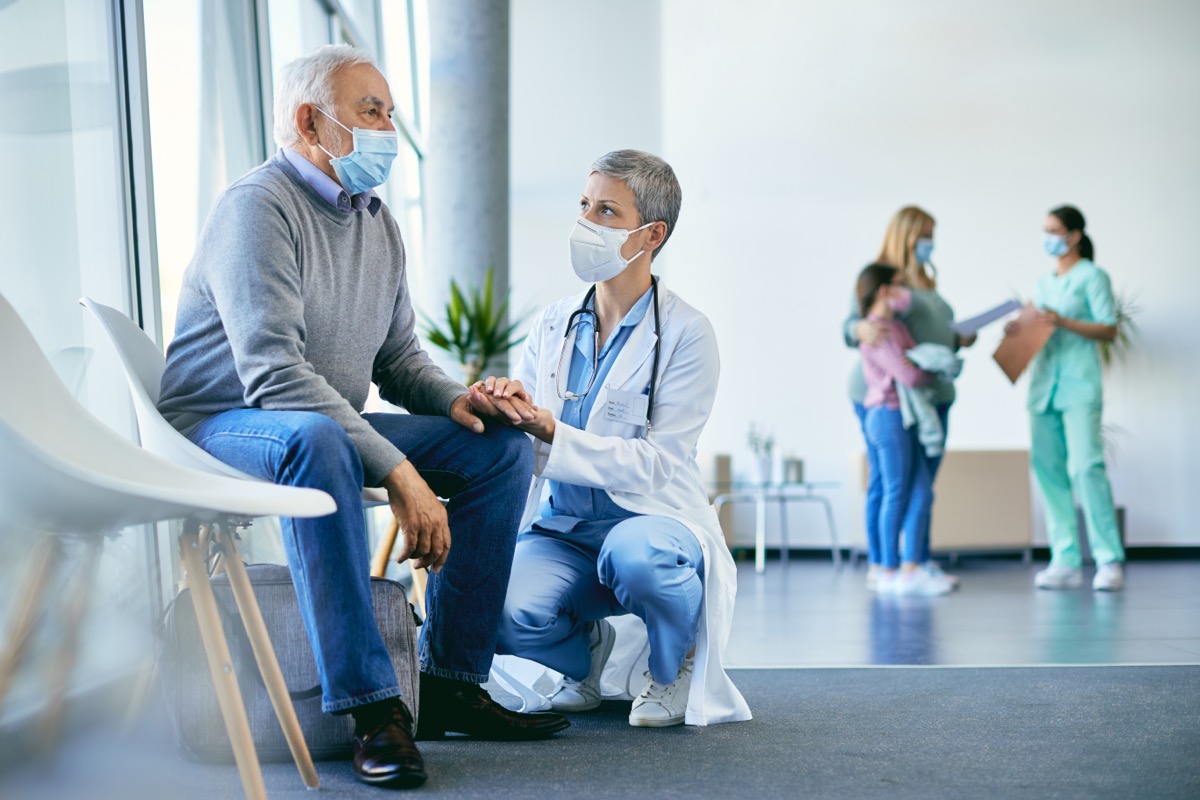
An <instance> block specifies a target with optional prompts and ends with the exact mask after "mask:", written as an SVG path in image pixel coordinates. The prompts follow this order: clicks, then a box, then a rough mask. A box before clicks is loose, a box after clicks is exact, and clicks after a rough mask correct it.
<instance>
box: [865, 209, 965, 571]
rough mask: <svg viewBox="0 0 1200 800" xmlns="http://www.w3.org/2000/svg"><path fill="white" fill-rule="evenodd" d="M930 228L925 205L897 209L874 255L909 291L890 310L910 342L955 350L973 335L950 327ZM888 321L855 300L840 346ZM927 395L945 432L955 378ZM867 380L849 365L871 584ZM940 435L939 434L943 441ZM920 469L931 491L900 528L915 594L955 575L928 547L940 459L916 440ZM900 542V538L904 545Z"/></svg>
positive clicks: (874, 341) (878, 482) (875, 502)
mask: <svg viewBox="0 0 1200 800" xmlns="http://www.w3.org/2000/svg"><path fill="white" fill-rule="evenodd" d="M933 230H934V219H933V217H932V216H931V215H930V214H929V213H928V212H926V211H924V210H922V209H920V208H918V207H917V206H905V207H904V208H902V209H900V210H899V211H897V212H896V214H895V216H893V217H892V219H891V221H890V222H889V223H888V227H887V232H886V233H885V234H884V237H883V246H882V248H881V250H880V253H879V258H878V259H876V261H877V262H878V263H879V264H886V265H889V266H892V267H895V268H896V270H897V271H898V275H897V280H899V281H900V283H901V284H902V285H903V286H905V287H907V288H908V289H909V290H910V293H911V302H910V303H909V304H908V305H907V307H906V308H904V309H903V310H898V311H897V317H898V319H899V320H900V321H902V322H903V324H904V326H905V327H906V328H907V330H908V331H909V332H910V333H911V334H912V338H913V339H914V340H915V342H916V343H917V344H939V345H944V346H946V347H949V348H950V349H952V350H958V348H960V347H966V346H970V345H971V344H973V343H974V342H975V337H974V336H969V337H960V336H959V335H958V334H956V333H955V332H954V331H953V330H951V329H950V323H951V321H953V319H954V310H953V309H952V308H951V307H950V304H949V303H947V302H946V300H945V299H944V298H943V297H942V296H941V294H939V293H938V290H937V270H936V268H935V267H934V266H933V262H932V260H931V259H932V256H933V247H934V243H933ZM890 330H891V326H889V325H888V324H886V323H884V322H883V321H881V320H871V319H867V318H865V315H864V314H863V313H862V312H861V310H860V308H859V305H858V303H857V300H856V302H855V304H854V305H853V307H852V308H851V312H850V316H849V318H848V319H847V320H846V322H845V325H844V328H843V335H844V337H845V340H846V346H847V347H858V346H859V344H860V343H864V344H867V345H869V346H874V345H878V344H879V343H880V342H882V341H885V340H886V339H887V337H888V336H889V333H890ZM931 388H932V389H933V400H934V404H935V407H936V409H937V414H938V418H939V420H940V421H941V424H942V431H943V437H944V436H945V435H946V434H947V433H948V431H949V428H948V424H949V418H950V406H951V405H952V404H953V403H954V397H955V392H954V384H953V383H951V382H950V381H948V380H942V379H939V378H934V379H933V380H932V382H931ZM866 396H867V383H866V381H865V380H864V378H863V368H862V362H861V361H860V362H859V363H857V364H855V366H854V369H853V370H852V371H851V373H850V401H851V403H853V404H854V412H855V414H857V415H858V420H859V424H860V425H861V426H862V430H863V438H864V440H866V451H867V466H868V471H869V478H868V484H867V503H866V533H867V557H868V561H869V566H868V568H867V570H868V571H867V585H868V587H869V588H872V589H874V588H875V587H876V582H877V580H878V576H879V574H880V564H881V561H880V557H881V545H880V531H879V528H878V520H879V519H880V507H881V505H882V502H883V484H882V478H881V475H880V470H881V467H880V464H879V455H878V452H877V450H876V448H874V447H873V446H872V444H871V437H870V436H869V435H868V434H867V427H866V406H865V405H864V400H865V398H866ZM944 445H945V442H944V440H943V449H944ZM917 450H918V453H919V455H918V456H917V457H918V458H920V459H921V460H922V461H923V462H924V463H923V464H922V465H921V469H922V471H923V472H925V473H927V474H928V476H929V486H930V494H929V499H928V502H918V503H913V504H910V506H909V508H908V511H907V513H906V514H905V517H904V520H903V531H904V537H905V539H906V540H911V541H912V542H913V545H914V549H913V551H912V553H913V558H914V559H915V561H916V563H917V564H919V565H920V570H921V575H918V576H915V578H914V582H913V583H912V584H911V589H912V591H916V592H918V593H920V594H944V593H945V592H947V591H950V590H951V589H953V588H954V587H956V586H957V585H958V578H957V577H956V576H952V575H947V574H945V573H944V572H943V571H942V569H941V567H940V566H939V565H938V563H937V562H936V561H933V560H932V559H931V558H930V555H929V525H930V520H931V514H932V510H933V491H932V487H933V482H934V481H935V480H936V479H937V471H938V467H940V466H941V462H942V456H941V454H938V455H934V456H930V455H928V454H927V453H926V452H925V451H924V450H923V449H921V448H917ZM906 547H907V546H906Z"/></svg>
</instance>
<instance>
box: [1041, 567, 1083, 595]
mask: <svg viewBox="0 0 1200 800" xmlns="http://www.w3.org/2000/svg"><path fill="white" fill-rule="evenodd" d="M1033 585H1034V586H1036V587H1037V588H1039V589H1078V588H1079V587H1080V586H1083V570H1081V569H1079V568H1078V567H1064V566H1062V565H1061V564H1051V565H1050V566H1048V567H1046V568H1045V569H1044V570H1042V571H1041V572H1039V573H1038V574H1036V575H1034V576H1033Z"/></svg>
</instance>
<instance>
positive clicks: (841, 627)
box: [727, 557, 1200, 667]
mask: <svg viewBox="0 0 1200 800" xmlns="http://www.w3.org/2000/svg"><path fill="white" fill-rule="evenodd" d="M1043 566H1045V565H1044V564H1036V563H1035V564H1033V565H1029V566H1027V565H1025V564H1023V563H1021V562H1020V561H1019V560H1015V559H1001V558H980V557H976V558H970V559H963V560H960V561H959V563H958V564H957V565H955V566H954V567H953V568H950V567H949V566H948V565H947V568H948V570H949V571H951V572H953V573H954V574H956V575H958V576H959V577H960V578H961V580H962V588H961V589H960V590H959V591H957V592H955V593H953V594H951V595H947V596H945V597H937V598H930V599H922V598H904V599H899V598H881V597H877V596H875V595H872V594H871V593H869V592H867V590H866V587H865V585H864V582H865V580H866V569H865V567H863V566H862V562H859V565H858V567H856V568H855V567H849V566H846V567H843V568H842V569H841V570H835V569H834V568H833V566H832V564H831V563H830V562H829V561H826V560H820V559H813V558H799V559H798V558H792V559H790V560H789V561H788V562H787V563H782V562H780V561H778V560H770V561H768V562H767V565H766V571H765V572H764V573H763V574H761V575H758V574H755V572H754V568H753V563H752V562H749V561H741V562H739V563H738V596H737V607H736V612H735V615H734V620H735V624H734V628H733V634H732V636H731V637H730V641H729V649H728V658H727V661H728V663H729V665H730V666H731V667H830V666H868V665H881V666H883V665H888V666H896V665H921V666H996V665H1046V664H1200V613H1198V611H1200V565H1198V564H1197V563H1196V562H1194V561H1134V562H1132V563H1131V564H1129V565H1128V568H1127V570H1126V577H1127V588H1126V591H1124V592H1121V593H1112V594H1110V593H1105V592H1093V591H1091V589H1090V588H1086V587H1087V586H1090V579H1091V575H1090V570H1089V571H1087V572H1085V577H1087V579H1088V583H1086V584H1085V588H1084V589H1081V590H1076V591H1067V592H1049V591H1039V590H1037V589H1034V588H1033V574H1034V572H1036V571H1037V570H1038V569H1039V568H1041V567H1043Z"/></svg>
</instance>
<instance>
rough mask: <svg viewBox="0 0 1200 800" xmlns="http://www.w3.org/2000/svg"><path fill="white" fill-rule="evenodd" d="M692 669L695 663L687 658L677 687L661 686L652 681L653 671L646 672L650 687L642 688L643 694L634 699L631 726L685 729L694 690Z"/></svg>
mask: <svg viewBox="0 0 1200 800" xmlns="http://www.w3.org/2000/svg"><path fill="white" fill-rule="evenodd" d="M692 666H693V661H692V659H690V658H685V659H684V660H683V665H682V666H680V667H679V675H677V676H676V677H675V681H674V682H673V683H659V682H658V681H656V680H654V678H653V677H651V675H650V670H646V672H645V673H644V674H645V676H646V685H645V686H643V687H642V693H641V694H639V695H638V696H637V697H636V698H634V701H633V708H632V709H631V710H630V712H629V724H630V725H632V726H634V727H635V728H666V727H669V726H671V725H682V724H683V715H684V712H685V711H687V700H688V692H689V691H690V690H691V688H692Z"/></svg>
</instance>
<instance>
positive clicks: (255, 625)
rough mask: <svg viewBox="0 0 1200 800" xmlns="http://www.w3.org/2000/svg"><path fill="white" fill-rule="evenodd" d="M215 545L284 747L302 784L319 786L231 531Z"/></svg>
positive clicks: (224, 532)
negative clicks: (280, 728) (290, 752)
mask: <svg viewBox="0 0 1200 800" xmlns="http://www.w3.org/2000/svg"><path fill="white" fill-rule="evenodd" d="M215 533H216V539H217V547H218V548H219V549H220V551H221V554H222V556H223V558H222V560H223V561H224V563H225V573H226V574H227V575H228V576H229V586H230V588H231V589H233V596H234V598H235V599H236V600H237V604H238V611H239V612H241V615H242V624H243V625H245V626H246V635H247V636H248V637H249V639H250V646H251V647H252V648H253V649H254V660H255V661H257V662H258V671H259V674H261V675H262V679H263V684H264V685H265V686H266V687H267V694H269V695H270V696H271V705H273V706H274V707H275V716H276V717H278V719H279V724H280V726H281V727H282V728H283V735H284V737H285V738H286V739H287V743H288V747H289V748H290V749H291V751H292V759H293V760H294V761H295V762H296V768H297V769H299V770H300V777H301V778H302V779H303V780H304V785H305V786H307V787H308V788H310V789H316V788H318V787H320V785H321V781H320V779H319V778H318V777H317V768H316V767H314V766H313V761H312V756H311V755H310V754H309V752H308V744H307V743H305V741H304V733H303V732H301V730H300V721H299V720H298V719H297V718H296V709H295V707H294V706H293V705H292V698H291V696H290V695H289V694H288V688H287V684H286V683H285V682H284V680H283V672H282V671H280V669H279V661H278V659H276V657H275V648H274V647H272V646H271V638H270V636H269V635H268V634H267V626H266V625H265V624H264V623H263V618H262V611H261V610H260V609H259V607H258V599H257V598H256V597H255V596H254V589H253V587H252V586H251V585H250V578H249V576H248V575H247V574H246V566H245V564H243V563H242V558H241V554H239V553H238V549H237V543H236V542H235V541H234V538H233V534H232V533H231V532H230V531H229V530H227V529H225V528H223V527H222V528H218V529H217V530H216V531H215Z"/></svg>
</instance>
